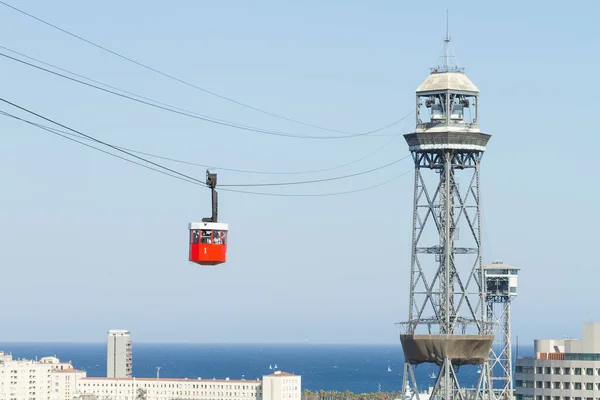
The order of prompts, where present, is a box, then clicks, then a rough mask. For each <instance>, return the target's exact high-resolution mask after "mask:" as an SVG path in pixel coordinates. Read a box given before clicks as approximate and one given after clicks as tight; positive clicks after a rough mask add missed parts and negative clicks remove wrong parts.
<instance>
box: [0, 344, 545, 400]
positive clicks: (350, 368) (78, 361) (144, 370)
mask: <svg viewBox="0 0 600 400" xmlns="http://www.w3.org/2000/svg"><path fill="white" fill-rule="evenodd" d="M0 350H3V351H5V352H10V353H12V355H13V358H30V359H35V358H36V357H38V358H40V357H44V356H49V355H52V356H54V355H55V356H57V357H58V358H59V359H61V360H62V361H71V362H72V363H73V365H74V366H75V368H78V369H82V370H85V371H86V372H87V375H88V376H106V344H104V343H4V344H0ZM532 350H533V349H529V348H524V347H523V346H521V347H520V348H519V355H521V356H525V355H530V354H529V353H531V352H532ZM403 362H404V361H403V357H402V347H401V346H400V344H399V343H398V345H395V346H394V345H325V344H301V345H279V344H277V345H266V344H168V343H134V344H133V375H134V376H135V377H140V378H143V377H156V367H160V376H161V377H164V378H194V379H195V378H198V377H201V378H225V377H229V378H231V379H239V378H242V377H243V378H245V379H256V378H262V376H263V375H267V374H269V373H272V372H273V371H272V370H270V369H269V366H275V364H277V367H278V369H280V370H282V371H286V372H292V373H295V374H298V375H302V389H310V390H313V391H314V390H337V391H344V390H350V391H352V392H355V393H365V392H375V391H377V390H378V389H379V387H380V386H379V385H381V391H400V390H401V386H402V369H403ZM388 366H389V367H390V369H391V372H388ZM415 373H416V376H417V381H418V382H419V386H421V388H422V389H426V388H427V387H428V386H429V385H431V384H432V383H433V379H432V378H431V377H430V376H431V374H432V373H435V374H437V368H436V367H434V366H431V365H425V364H423V365H420V366H418V367H416V371H415ZM458 374H459V377H460V379H461V381H462V382H463V385H464V386H466V387H471V386H474V385H476V383H477V378H478V374H477V369H476V368H475V367H468V366H465V367H461V369H460V370H459V372H458Z"/></svg>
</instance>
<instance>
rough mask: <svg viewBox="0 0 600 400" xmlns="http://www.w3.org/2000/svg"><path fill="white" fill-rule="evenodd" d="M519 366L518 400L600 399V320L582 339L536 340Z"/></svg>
mask: <svg viewBox="0 0 600 400" xmlns="http://www.w3.org/2000/svg"><path fill="white" fill-rule="evenodd" d="M534 352H535V355H534V357H529V358H520V359H518V360H517V362H516V368H515V395H516V400H600V323H598V322H590V323H586V324H584V325H583V336H582V338H581V339H561V340H551V339H550V340H536V341H535V342H534Z"/></svg>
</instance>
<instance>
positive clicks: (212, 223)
mask: <svg viewBox="0 0 600 400" xmlns="http://www.w3.org/2000/svg"><path fill="white" fill-rule="evenodd" d="M206 184H207V185H208V187H210V189H211V192H212V216H211V217H207V218H202V222H191V223H190V224H189V231H190V254H189V260H190V261H191V262H193V263H196V264H199V265H219V264H222V263H224V262H225V261H227V239H228V238H227V234H228V230H229V226H228V224H225V223H222V222H218V221H217V218H218V213H219V206H218V200H219V196H218V194H217V191H216V190H215V187H216V186H217V174H211V173H209V172H208V171H206Z"/></svg>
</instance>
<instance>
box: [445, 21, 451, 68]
mask: <svg viewBox="0 0 600 400" xmlns="http://www.w3.org/2000/svg"><path fill="white" fill-rule="evenodd" d="M449 52H450V31H449V28H448V9H446V37H445V38H444V54H445V57H446V59H445V60H444V66H445V67H446V71H448V70H449V67H450V65H449V61H448V59H449V57H450V54H449Z"/></svg>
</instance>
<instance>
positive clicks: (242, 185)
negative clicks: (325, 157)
mask: <svg viewBox="0 0 600 400" xmlns="http://www.w3.org/2000/svg"><path fill="white" fill-rule="evenodd" d="M410 156H411V155H410V154H409V155H407V156H404V157H402V158H399V159H397V160H395V161H392V162H390V163H388V164H385V165H380V166H379V167H376V168H373V169H370V170H367V171H361V172H357V173H354V174H350V175H344V176H335V177H332V178H323V179H313V180H310V181H295V182H276V183H247V184H235V185H219V186H220V187H251V186H252V187H257V186H291V185H306V184H309V183H321V182H330V181H337V180H340V179H346V178H352V177H355V176H359V175H365V174H368V173H371V172H375V171H379V170H380V169H384V168H387V167H390V166H392V165H394V164H398V163H399V162H400V161H403V160H406V159H407V158H408V157H410Z"/></svg>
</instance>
